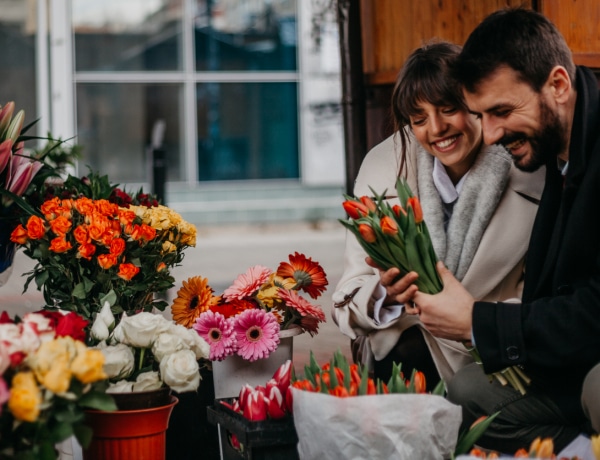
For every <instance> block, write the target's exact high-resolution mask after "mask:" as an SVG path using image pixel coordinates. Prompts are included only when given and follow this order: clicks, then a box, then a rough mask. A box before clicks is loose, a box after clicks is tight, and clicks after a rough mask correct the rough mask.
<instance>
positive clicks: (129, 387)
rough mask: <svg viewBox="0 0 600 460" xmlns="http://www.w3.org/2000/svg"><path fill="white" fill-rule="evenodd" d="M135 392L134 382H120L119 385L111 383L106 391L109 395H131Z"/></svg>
mask: <svg viewBox="0 0 600 460" xmlns="http://www.w3.org/2000/svg"><path fill="white" fill-rule="evenodd" d="M132 391H133V382H128V381H127V380H119V381H118V382H117V383H110V384H109V385H108V388H107V389H106V392H107V393H131V392H132Z"/></svg>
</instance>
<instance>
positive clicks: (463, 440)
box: [454, 411, 500, 456]
mask: <svg viewBox="0 0 600 460" xmlns="http://www.w3.org/2000/svg"><path fill="white" fill-rule="evenodd" d="M498 414H500V411H498V412H496V413H494V414H492V415H490V416H489V417H486V418H485V419H484V420H483V421H481V422H479V423H477V424H476V425H475V426H473V427H471V428H470V429H469V430H468V431H464V432H462V433H461V434H460V436H459V437H458V442H457V443H456V449H454V455H455V456H458V455H463V454H466V453H467V452H468V451H469V449H471V447H472V446H473V444H475V443H476V442H477V440H478V439H479V438H480V437H481V436H482V435H483V433H485V430H487V429H488V427H489V426H490V424H491V423H492V421H493V420H494V419H495V418H496V417H497V416H498Z"/></svg>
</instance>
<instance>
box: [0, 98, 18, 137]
mask: <svg viewBox="0 0 600 460" xmlns="http://www.w3.org/2000/svg"><path fill="white" fill-rule="evenodd" d="M14 111H15V103H14V102H13V101H10V102H7V103H6V104H5V105H4V107H2V110H0V135H2V134H4V131H6V128H7V127H8V125H9V123H10V119H11V118H12V115H13V112H14Z"/></svg>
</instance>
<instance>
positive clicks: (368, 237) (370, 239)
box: [358, 224, 377, 243]
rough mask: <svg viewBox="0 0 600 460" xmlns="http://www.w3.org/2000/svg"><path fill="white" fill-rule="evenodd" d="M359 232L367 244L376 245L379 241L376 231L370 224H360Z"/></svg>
mask: <svg viewBox="0 0 600 460" xmlns="http://www.w3.org/2000/svg"><path fill="white" fill-rule="evenodd" d="M358 231H359V233H360V236H361V237H362V239H363V240H365V241H366V242H367V243H374V242H375V241H377V235H375V230H373V227H371V226H370V225H369V224H359V225H358Z"/></svg>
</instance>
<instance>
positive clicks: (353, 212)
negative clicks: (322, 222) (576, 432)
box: [342, 200, 369, 219]
mask: <svg viewBox="0 0 600 460" xmlns="http://www.w3.org/2000/svg"><path fill="white" fill-rule="evenodd" d="M342 206H343V207H344V210H345V211H346V214H348V215H349V216H350V217H351V218H352V219H359V218H361V217H364V216H366V215H368V214H369V210H368V209H367V207H366V206H365V205H364V204H362V203H360V202H358V201H353V200H346V201H344V202H343V203H342Z"/></svg>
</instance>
